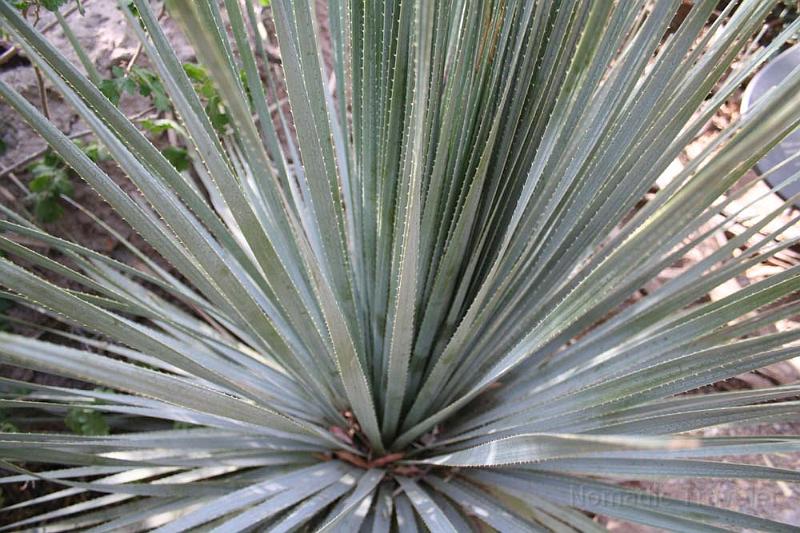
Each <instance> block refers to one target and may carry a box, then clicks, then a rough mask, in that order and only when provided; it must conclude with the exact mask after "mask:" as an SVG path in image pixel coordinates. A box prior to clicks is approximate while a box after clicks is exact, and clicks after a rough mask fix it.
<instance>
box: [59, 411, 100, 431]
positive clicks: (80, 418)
mask: <svg viewBox="0 0 800 533" xmlns="http://www.w3.org/2000/svg"><path fill="white" fill-rule="evenodd" d="M64 423H65V424H66V425H67V427H68V428H69V429H70V431H72V432H73V433H76V434H78V435H108V434H109V427H108V422H106V419H105V418H104V417H103V415H102V414H100V413H99V412H98V411H95V410H94V409H89V408H86V407H74V408H72V409H70V410H69V412H68V413H67V417H66V418H65V419H64Z"/></svg>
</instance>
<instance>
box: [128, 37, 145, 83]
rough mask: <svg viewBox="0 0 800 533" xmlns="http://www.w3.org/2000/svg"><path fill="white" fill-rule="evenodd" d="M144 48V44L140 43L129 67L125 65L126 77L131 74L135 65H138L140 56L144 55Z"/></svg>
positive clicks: (129, 62)
mask: <svg viewBox="0 0 800 533" xmlns="http://www.w3.org/2000/svg"><path fill="white" fill-rule="evenodd" d="M142 48H144V44H143V43H139V45H138V46H137V47H136V50H135V51H134V52H133V55H132V56H131V60H130V61H128V64H127V65H125V75H126V76H127V75H128V74H130V73H131V69H132V68H133V65H134V63H136V60H137V59H139V56H140V55H141V54H142Z"/></svg>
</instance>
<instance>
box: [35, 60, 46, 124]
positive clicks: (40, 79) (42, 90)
mask: <svg viewBox="0 0 800 533" xmlns="http://www.w3.org/2000/svg"><path fill="white" fill-rule="evenodd" d="M33 72H34V73H36V85H38V86H39V101H40V102H41V104H42V114H43V115H44V116H45V117H46V118H47V120H50V107H49V106H48V105H47V89H46V88H45V86H44V76H42V71H41V70H39V67H33Z"/></svg>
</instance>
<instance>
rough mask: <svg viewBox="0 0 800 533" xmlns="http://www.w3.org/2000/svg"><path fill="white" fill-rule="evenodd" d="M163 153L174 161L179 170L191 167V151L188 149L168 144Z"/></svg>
mask: <svg viewBox="0 0 800 533" xmlns="http://www.w3.org/2000/svg"><path fill="white" fill-rule="evenodd" d="M161 153H162V154H164V157H166V158H167V160H168V161H169V162H170V163H172V166H174V167H175V169H176V170H178V172H182V171H184V170H187V169H188V168H189V153H188V152H187V151H186V149H185V148H180V147H178V146H167V147H166V148H164V149H163V150H161Z"/></svg>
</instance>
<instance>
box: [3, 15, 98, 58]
mask: <svg viewBox="0 0 800 533" xmlns="http://www.w3.org/2000/svg"><path fill="white" fill-rule="evenodd" d="M88 1H89V0H84V2H83V3H84V4H87V3H88ZM77 10H78V6H77V5H74V6H72V7H70V8H69V9H67V10H65V11H64V14H63V15H62V16H63V17H64V18H66V17H68V16H70V15H71V14H73V13H74V12H75V11H77ZM56 25H58V19H56V20H54V21H52V22H50V23H48V24H47V25H45V26H44V27H43V28H42V29H41V30H39V31H40V32H41V33H46V32H48V31H50V30H52V29H53V28H55V27H56ZM18 53H19V48H17V46H16V45H14V46H12V47H11V48H9V49H8V50H6V51H5V52H4V53H3V55H1V56H0V65H4V64H6V63H8V62H9V61H11V59H13V58H14V57H15V56H16V55H17V54H18Z"/></svg>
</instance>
